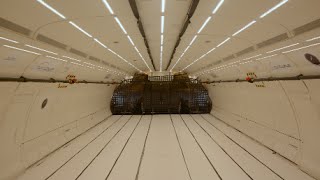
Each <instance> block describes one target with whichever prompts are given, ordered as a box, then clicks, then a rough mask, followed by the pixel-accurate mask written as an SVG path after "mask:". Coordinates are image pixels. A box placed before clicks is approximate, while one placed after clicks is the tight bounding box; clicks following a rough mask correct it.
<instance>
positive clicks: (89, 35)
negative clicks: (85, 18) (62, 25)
mask: <svg viewBox="0 0 320 180" xmlns="http://www.w3.org/2000/svg"><path fill="white" fill-rule="evenodd" d="M69 23H70V24H71V25H72V26H74V27H75V28H77V29H78V30H79V31H81V32H82V33H83V34H85V35H87V36H88V37H90V38H92V35H91V34H89V33H88V32H86V31H85V30H83V29H82V28H81V27H80V26H78V25H77V24H76V23H74V22H72V21H69Z"/></svg>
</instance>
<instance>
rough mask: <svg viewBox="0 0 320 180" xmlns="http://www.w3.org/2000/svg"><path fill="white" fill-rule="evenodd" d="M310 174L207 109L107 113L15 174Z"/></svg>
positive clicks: (226, 177)
mask: <svg viewBox="0 0 320 180" xmlns="http://www.w3.org/2000/svg"><path fill="white" fill-rule="evenodd" d="M31 179H32V180H44V179H48V180H53V179H57V180H61V179H67V180H75V179H79V180H88V179H94V180H104V179H108V180H219V179H221V180H250V179H254V180H281V179H284V180H314V179H313V178H311V177H310V176H308V175H307V174H305V173H304V172H302V171H301V170H299V168H298V167H297V166H296V165H295V164H293V163H291V162H289V161H287V160H286V159H284V158H282V157H280V156H279V155H277V154H273V152H272V151H271V150H269V149H267V148H266V147H264V146H262V145H261V144H259V143H257V142H255V141H253V140H252V139H251V138H249V137H247V136H245V135H243V134H242V133H240V132H239V131H237V130H235V129H233V128H232V127H229V126H228V125H226V124H225V123H224V122H222V121H220V120H218V119H216V118H215V117H213V116H212V115H208V114H205V115H144V116H139V115H134V116H130V115H126V116H111V117H110V118H108V119H107V120H105V121H104V122H102V123H100V124H99V125H97V126H96V127H94V128H92V129H90V130H88V131H87V132H86V133H84V134H82V135H80V136H79V137H77V138H76V139H74V140H73V141H71V142H70V143H68V144H67V145H65V146H64V147H62V148H60V149H58V150H57V151H55V152H54V153H52V154H51V155H50V156H48V157H46V158H44V159H43V160H42V161H40V162H38V163H37V164H35V165H34V166H32V167H30V168H29V169H28V170H27V171H26V172H25V173H24V174H22V175H21V176H20V177H19V180H31Z"/></svg>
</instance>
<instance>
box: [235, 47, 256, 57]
mask: <svg viewBox="0 0 320 180" xmlns="http://www.w3.org/2000/svg"><path fill="white" fill-rule="evenodd" d="M252 51H254V47H253V46H251V47H248V48H246V49H244V50H242V51H240V52H238V53H237V56H242V55H244V54H247V53H249V52H252Z"/></svg>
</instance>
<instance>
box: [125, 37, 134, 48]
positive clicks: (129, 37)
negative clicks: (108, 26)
mask: <svg viewBox="0 0 320 180" xmlns="http://www.w3.org/2000/svg"><path fill="white" fill-rule="evenodd" d="M127 38H128V39H129V41H130V43H131V44H132V46H135V45H134V43H133V41H132V39H131V37H130V36H129V35H128V36H127Z"/></svg>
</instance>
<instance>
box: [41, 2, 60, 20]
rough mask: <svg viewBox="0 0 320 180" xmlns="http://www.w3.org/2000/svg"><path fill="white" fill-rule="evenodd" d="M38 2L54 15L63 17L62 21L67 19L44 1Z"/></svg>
mask: <svg viewBox="0 0 320 180" xmlns="http://www.w3.org/2000/svg"><path fill="white" fill-rule="evenodd" d="M37 1H38V2H39V3H41V4H42V5H43V6H45V7H46V8H48V9H49V10H50V11H52V12H53V13H55V14H56V15H58V16H59V17H61V18H62V19H66V17H65V16H64V15H63V14H61V13H60V12H59V11H57V10H55V9H54V8H53V7H51V6H50V5H49V4H47V3H46V2H44V1H43V0H37Z"/></svg>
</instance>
